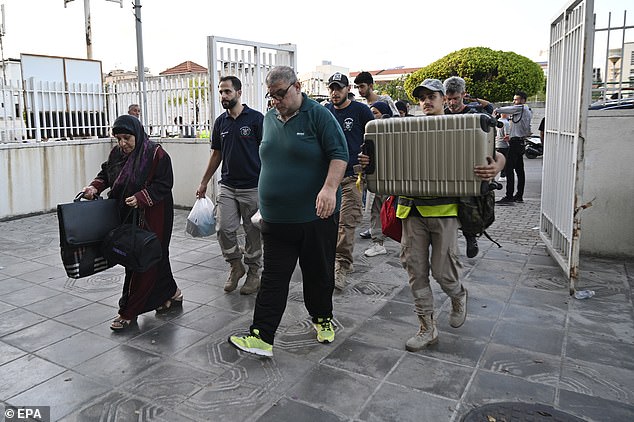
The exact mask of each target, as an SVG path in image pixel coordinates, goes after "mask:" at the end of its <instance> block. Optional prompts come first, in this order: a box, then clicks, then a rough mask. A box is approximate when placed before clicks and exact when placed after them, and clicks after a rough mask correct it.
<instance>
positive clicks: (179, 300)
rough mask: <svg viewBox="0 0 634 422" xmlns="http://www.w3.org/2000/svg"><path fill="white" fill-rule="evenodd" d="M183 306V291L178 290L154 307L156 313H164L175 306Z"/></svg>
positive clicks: (175, 307)
mask: <svg viewBox="0 0 634 422" xmlns="http://www.w3.org/2000/svg"><path fill="white" fill-rule="evenodd" d="M182 307H183V293H182V292H181V291H180V290H177V291H176V294H174V296H172V297H171V298H170V299H167V300H166V301H165V303H164V304H162V305H161V306H159V307H158V308H156V313H157V314H164V313H167V312H169V311H172V310H174V309H177V308H182Z"/></svg>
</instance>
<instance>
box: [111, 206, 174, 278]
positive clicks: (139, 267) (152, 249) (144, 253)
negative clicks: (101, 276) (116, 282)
mask: <svg viewBox="0 0 634 422" xmlns="http://www.w3.org/2000/svg"><path fill="white" fill-rule="evenodd" d="M136 221H137V212H136V210H135V211H134V214H133V218H132V223H131V224H122V225H121V226H119V227H117V228H116V229H113V230H111V231H110V233H108V234H107V235H106V238H105V239H104V241H103V245H102V247H103V254H104V256H105V257H106V259H107V260H108V263H113V264H119V265H122V266H124V267H125V268H126V269H128V270H131V271H134V272H137V273H143V272H145V271H147V270H149V269H150V268H151V267H152V266H153V265H155V264H156V263H158V262H159V261H160V260H161V258H162V256H163V252H162V249H161V242H160V240H159V238H158V236H157V235H156V233H154V232H151V231H149V230H145V229H142V228H140V227H138V226H137V225H136V224H135V223H136Z"/></svg>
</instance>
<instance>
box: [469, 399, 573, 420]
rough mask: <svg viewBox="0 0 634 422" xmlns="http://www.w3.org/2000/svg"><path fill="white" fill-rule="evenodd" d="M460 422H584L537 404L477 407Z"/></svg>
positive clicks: (509, 403) (501, 403) (495, 404)
mask: <svg viewBox="0 0 634 422" xmlns="http://www.w3.org/2000/svg"><path fill="white" fill-rule="evenodd" d="M462 422H585V421H584V420H583V419H580V418H578V417H576V416H573V415H570V414H568V413H565V412H562V411H560V410H557V409H554V408H553V407H552V406H547V405H545V404H539V403H522V402H500V403H490V404H485V405H484V406H480V407H477V408H475V409H473V410H472V411H470V412H469V413H467V414H466V415H465V416H464V417H463V418H462Z"/></svg>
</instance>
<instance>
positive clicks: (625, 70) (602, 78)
mask: <svg viewBox="0 0 634 422" xmlns="http://www.w3.org/2000/svg"><path fill="white" fill-rule="evenodd" d="M597 18H601V19H602V20H601V22H600V23H596V22H595V29H594V37H595V43H594V44H595V49H596V50H595V55H594V62H595V67H594V72H593V73H594V75H593V84H592V98H593V99H594V100H598V101H601V102H613V103H617V104H618V103H622V102H624V101H628V100H629V101H631V100H632V98H634V41H633V38H632V34H633V33H634V31H632V30H633V29H634V25H631V24H630V25H628V22H627V10H625V11H623V21H622V23H619V22H618V20H617V19H618V18H617V17H616V15H615V17H614V18H613V15H612V12H610V13H608V15H607V22H605V23H604V21H603V19H605V17H603V16H600V17H595V20H596V19H597ZM601 70H603V74H601Z"/></svg>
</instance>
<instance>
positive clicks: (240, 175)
mask: <svg viewBox="0 0 634 422" xmlns="http://www.w3.org/2000/svg"><path fill="white" fill-rule="evenodd" d="M218 89H219V91H220V97H221V103H222V107H223V108H224V109H225V110H227V111H226V112H225V113H223V114H221V115H220V116H218V118H217V119H216V121H215V123H214V128H213V131H212V134H211V156H210V157H209V163H208V164H207V169H206V170H205V174H204V176H203V178H202V181H201V182H200V186H199V187H198V190H196V196H197V197H203V196H204V195H205V192H206V191H207V184H208V183H209V180H211V177H212V176H213V175H214V173H215V172H216V170H217V169H218V166H220V163H221V162H222V169H221V179H220V184H219V188H220V190H219V194H218V197H217V205H216V231H217V234H218V243H219V244H220V250H221V251H222V255H223V257H224V258H225V260H226V261H227V262H228V263H229V265H230V266H231V271H230V273H229V277H228V278H227V281H226V282H225V285H224V290H225V291H226V292H232V291H234V290H235V289H236V287H237V286H238V280H240V278H242V276H244V274H245V273H246V270H245V268H244V265H243V263H242V261H243V258H244V264H246V265H247V266H248V267H249V273H248V274H247V279H246V281H245V283H244V285H243V286H242V288H241V289H240V294H244V295H248V294H251V293H255V292H256V291H257V290H258V289H259V287H260V268H261V267H262V243H261V240H260V230H259V229H258V228H257V227H255V226H254V225H253V223H252V222H251V217H252V216H253V215H254V214H255V213H256V211H257V210H258V180H259V177H260V155H259V148H260V142H261V141H262V122H263V120H264V116H263V115H262V113H260V112H259V111H256V110H253V109H251V108H249V107H248V106H247V105H246V104H242V102H241V101H240V100H241V96H242V83H241V82H240V79H238V78H236V77H235V76H224V77H222V78H220V84H219V85H218ZM241 219H242V227H243V228H244V233H245V237H246V239H245V246H244V252H243V251H242V249H241V248H240V245H239V243H238V237H237V230H238V228H239V227H240V220H241Z"/></svg>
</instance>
